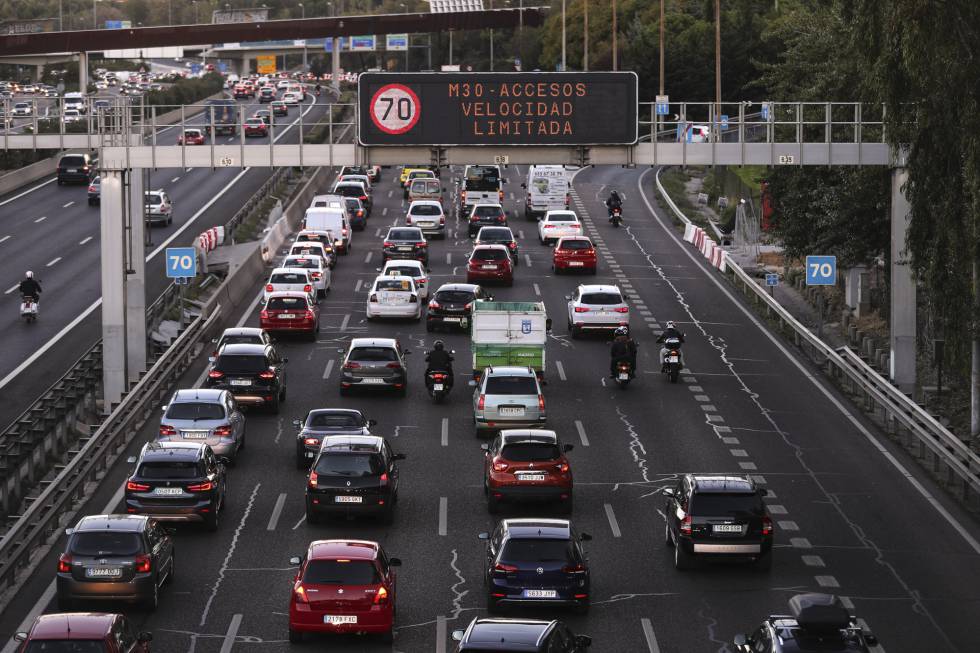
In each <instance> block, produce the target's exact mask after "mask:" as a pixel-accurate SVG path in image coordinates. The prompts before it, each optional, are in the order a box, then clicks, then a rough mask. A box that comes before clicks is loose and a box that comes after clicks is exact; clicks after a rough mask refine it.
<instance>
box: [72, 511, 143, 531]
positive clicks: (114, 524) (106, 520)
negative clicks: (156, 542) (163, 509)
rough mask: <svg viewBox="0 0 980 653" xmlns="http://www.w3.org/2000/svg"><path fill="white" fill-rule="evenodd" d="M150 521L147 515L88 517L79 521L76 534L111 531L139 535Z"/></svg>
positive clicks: (75, 529)
mask: <svg viewBox="0 0 980 653" xmlns="http://www.w3.org/2000/svg"><path fill="white" fill-rule="evenodd" d="M149 519H150V518H149V517H148V516H147V515H88V516H86V517H82V518H81V519H80V520H78V524H76V525H75V528H74V533H80V532H89V531H109V530H112V531H122V532H123V533H139V532H142V530H143V528H144V527H145V526H146V522H147V521H149Z"/></svg>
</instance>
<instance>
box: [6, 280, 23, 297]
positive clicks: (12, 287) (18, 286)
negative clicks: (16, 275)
mask: <svg viewBox="0 0 980 653" xmlns="http://www.w3.org/2000/svg"><path fill="white" fill-rule="evenodd" d="M18 288H20V284H19V283H18V284H16V285H13V286H10V288H8V289H7V290H4V291H3V294H4V295H9V294H10V293H12V292H13V291H15V290H17V289H18Z"/></svg>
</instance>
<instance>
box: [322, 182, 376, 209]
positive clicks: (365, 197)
mask: <svg viewBox="0 0 980 653" xmlns="http://www.w3.org/2000/svg"><path fill="white" fill-rule="evenodd" d="M330 192H331V193H332V194H334V195H340V196H342V197H356V198H357V199H359V200H361V204H363V205H364V210H365V211H366V214H365V217H367V218H370V217H371V207H372V206H373V202H372V201H371V189H370V188H368V187H367V186H366V185H365V184H364V182H361V181H354V180H351V181H338V182H337V183H335V184H334V185H333V190H332V191H330Z"/></svg>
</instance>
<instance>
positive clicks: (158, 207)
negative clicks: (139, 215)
mask: <svg viewBox="0 0 980 653" xmlns="http://www.w3.org/2000/svg"><path fill="white" fill-rule="evenodd" d="M145 201H146V219H147V220H148V221H149V223H150V224H151V225H152V224H154V223H155V222H162V223H163V224H165V225H169V224H170V223H171V222H173V221H174V205H173V202H171V201H170V196H169V195H167V193H166V191H164V190H163V189H162V188H161V189H160V190H148V191H146V200H145Z"/></svg>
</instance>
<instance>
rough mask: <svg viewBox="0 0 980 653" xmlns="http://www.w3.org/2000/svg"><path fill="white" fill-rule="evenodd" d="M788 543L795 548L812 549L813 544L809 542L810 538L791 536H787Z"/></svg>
mask: <svg viewBox="0 0 980 653" xmlns="http://www.w3.org/2000/svg"><path fill="white" fill-rule="evenodd" d="M789 544H790V546H792V547H793V548H795V549H812V548H813V545H812V544H810V540H808V539H807V538H805V537H791V538H789Z"/></svg>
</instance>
